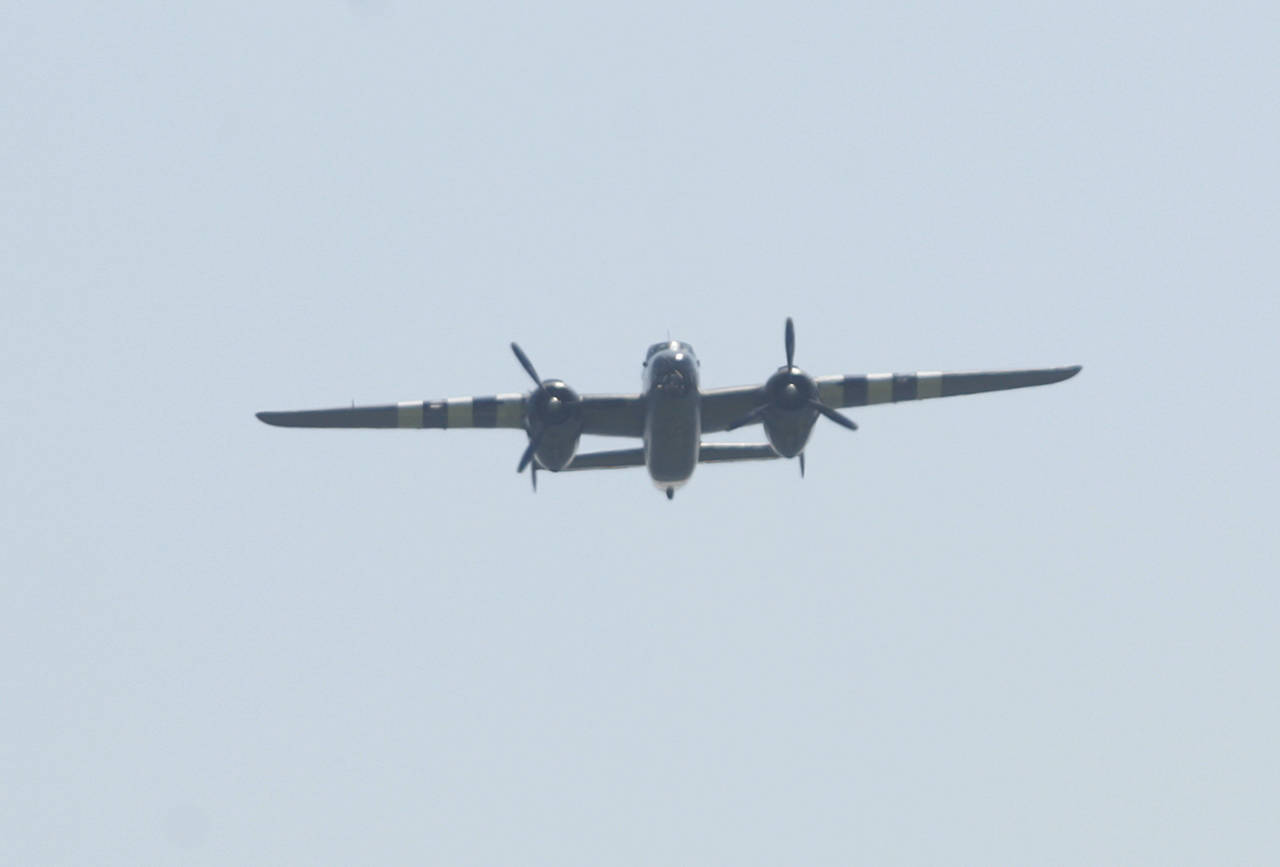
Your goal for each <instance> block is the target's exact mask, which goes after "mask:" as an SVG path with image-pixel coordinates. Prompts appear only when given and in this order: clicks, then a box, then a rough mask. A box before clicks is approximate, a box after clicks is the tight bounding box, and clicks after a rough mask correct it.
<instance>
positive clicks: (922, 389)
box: [257, 318, 1080, 499]
mask: <svg viewBox="0 0 1280 867" xmlns="http://www.w3.org/2000/svg"><path fill="white" fill-rule="evenodd" d="M783 336H784V346H785V349H786V359H787V363H786V364H784V365H783V366H781V367H779V368H778V369H777V370H776V371H774V373H773V375H772V376H770V377H769V379H768V380H766V381H765V383H764V384H763V385H740V386H733V387H730V388H712V389H706V390H703V389H702V388H700V387H699V384H698V367H699V362H698V358H697V356H696V355H694V352H693V347H692V346H690V345H689V344H688V343H683V342H681V341H679V340H667V341H664V342H662V343H655V344H654V345H653V346H650V347H649V351H648V352H647V353H645V359H644V373H643V389H644V390H643V391H642V392H641V393H640V394H581V395H580V394H578V393H577V392H576V391H574V390H573V389H572V388H570V387H569V386H568V385H566V384H565V382H564V381H563V380H559V379H542V378H541V377H540V376H538V371H537V370H535V369H534V366H533V364H532V362H530V361H529V357H528V356H527V355H525V354H524V351H523V350H522V349H521V348H520V347H519V346H518V345H517V344H515V343H512V344H511V351H512V352H514V353H515V356H516V360H518V361H519V362H520V366H521V367H523V368H524V369H525V371H526V372H527V373H528V374H529V376H530V378H531V379H533V382H534V385H535V387H534V389H533V390H532V391H530V392H528V393H525V394H498V395H491V396H485V397H451V398H448V399H446V400H426V401H424V400H410V401H403V402H401V403H391V404H384V405H380V406H354V405H353V406H350V407H340V408H337V409H311V410H298V411H293V412H260V413H258V414H257V416H258V418H259V419H261V420H262V421H264V422H266V423H267V424H272V425H279V426H281V427H323V428H456V427H482V428H483V427H487V428H515V429H519V430H523V431H524V432H525V435H526V436H527V437H528V445H527V446H526V447H525V450H524V454H522V455H521V456H520V462H519V464H517V466H516V472H523V471H524V469H525V467H528V468H529V471H530V476H531V479H532V482H533V489H534V490H535V491H536V490H537V489H538V469H539V468H542V469H545V470H550V471H551V472H561V471H564V470H603V469H614V468H619V467H638V466H644V467H646V468H648V470H649V477H650V478H651V479H653V482H654V484H655V485H657V487H658V489H659V490H662V491H665V492H666V495H667V499H671V498H672V497H674V496H675V492H676V489H677V488H679V487H680V486H681V485H683V484H684V483H685V482H687V481H689V479H690V477H691V476H692V475H693V471H694V468H696V467H697V465H698V464H699V463H721V462H726V461H755V460H773V459H776V458H795V457H798V458H799V459H800V475H801V476H803V475H804V449H805V445H806V444H807V443H808V441H809V434H810V432H811V431H812V430H813V426H814V424H815V423H816V422H817V420H818V417H819V416H823V417H825V418H827V419H830V420H831V421H833V422H835V423H836V424H838V425H840V426H841V427H844V428H847V429H849V430H857V428H858V426H857V425H856V424H854V422H853V421H852V420H851V419H850V418H849V417H848V416H846V415H844V414H843V413H841V412H840V411H839V410H840V409H844V408H846V407H855V406H868V405H870V404H875V403H897V402H898V401H903V400H924V399H925V398H931V397H951V396H953V395H959V394H977V393H979V392H984V391H1001V390H1003V389H1009V388H1026V387H1027V386H1032V385H1047V384H1049V383H1053V382H1061V381H1062V380H1064V379H1070V378H1071V377H1073V376H1075V375H1076V374H1077V373H1079V372H1080V367H1079V365H1076V366H1073V367H1044V368H1035V369H1028V370H983V371H972V372H967V373H943V372H941V371H921V372H918V373H871V374H857V375H850V376H841V375H836V376H819V377H816V378H815V377H812V376H810V375H809V374H807V373H805V372H804V371H803V370H801V369H800V368H799V367H797V366H796V365H795V353H796V331H795V325H794V324H793V323H792V321H791V319H790V318H788V319H787V324H786V329H785V331H784V335H783ZM754 424H760V425H763V427H764V435H765V438H766V439H767V440H768V441H767V442H763V443H754V442H752V443H722V442H703V440H702V435H703V434H706V433H715V432H718V431H731V430H736V429H738V428H740V427H745V426H747V425H754ZM583 434H596V435H600V436H612V437H634V438H638V439H640V440H642V442H643V444H642V445H641V446H640V447H639V448H626V449H615V450H611V451H600V452H589V453H586V454H578V453H577V451H578V440H579V439H580V438H581V436H582V435H583Z"/></svg>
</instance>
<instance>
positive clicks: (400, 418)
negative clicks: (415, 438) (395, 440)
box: [396, 400, 423, 427]
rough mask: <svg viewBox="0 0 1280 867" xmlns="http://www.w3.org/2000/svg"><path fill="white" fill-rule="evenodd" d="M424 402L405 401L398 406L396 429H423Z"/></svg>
mask: <svg viewBox="0 0 1280 867" xmlns="http://www.w3.org/2000/svg"><path fill="white" fill-rule="evenodd" d="M422 406H423V404H422V401H420V400H404V401H401V402H400V403H397V404H396V427H422Z"/></svg>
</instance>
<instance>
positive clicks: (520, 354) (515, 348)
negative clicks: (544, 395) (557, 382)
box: [511, 340, 542, 386]
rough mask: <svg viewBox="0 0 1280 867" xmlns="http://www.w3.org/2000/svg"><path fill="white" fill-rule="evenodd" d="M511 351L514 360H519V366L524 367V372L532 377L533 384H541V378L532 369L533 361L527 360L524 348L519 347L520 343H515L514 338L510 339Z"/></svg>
mask: <svg viewBox="0 0 1280 867" xmlns="http://www.w3.org/2000/svg"><path fill="white" fill-rule="evenodd" d="M511 351H512V352H514V353H515V354H516V361H518V362H520V366H521V367H523V368H524V369H525V372H526V373H528V374H529V375H530V376H531V377H533V384H534V385H537V386H541V385H542V379H541V378H540V377H539V376H538V371H536V370H534V369H533V362H531V361H530V360H529V356H527V355H525V354H524V350H523V349H521V348H520V344H518V343H516V342H515V341H514V340H513V341H511Z"/></svg>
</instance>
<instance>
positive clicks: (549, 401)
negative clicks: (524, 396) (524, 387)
mask: <svg viewBox="0 0 1280 867" xmlns="http://www.w3.org/2000/svg"><path fill="white" fill-rule="evenodd" d="M525 429H526V430H527V431H528V433H529V438H530V440H531V441H532V442H535V443H537V447H536V448H535V449H534V456H535V457H536V459H537V461H538V464H539V465H540V466H542V467H545V468H546V469H548V470H551V471H552V472H556V471H558V470H563V469H564V468H565V467H567V466H568V465H569V462H570V461H572V460H573V456H574V454H575V453H576V452H577V451H578V440H579V439H580V438H581V436H582V401H581V399H580V398H579V397H578V393H577V392H576V391H574V390H573V389H572V388H570V387H569V386H568V385H566V384H565V383H564V382H563V381H561V380H558V379H550V380H547V381H546V382H543V383H541V385H540V386H539V388H538V389H537V390H535V391H533V392H532V393H530V395H529V397H528V410H527V411H526V413H525Z"/></svg>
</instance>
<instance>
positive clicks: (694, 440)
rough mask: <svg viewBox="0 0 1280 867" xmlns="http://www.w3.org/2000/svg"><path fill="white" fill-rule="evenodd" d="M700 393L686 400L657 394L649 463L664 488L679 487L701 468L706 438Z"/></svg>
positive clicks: (648, 441) (649, 426)
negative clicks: (700, 449)
mask: <svg viewBox="0 0 1280 867" xmlns="http://www.w3.org/2000/svg"><path fill="white" fill-rule="evenodd" d="M700 406H701V402H700V401H699V399H698V396H697V393H696V392H695V393H694V394H693V395H689V396H682V397H678V398H676V397H671V398H669V397H665V396H662V395H657V396H655V397H654V398H652V403H650V405H649V418H648V422H647V424H646V425H645V464H646V465H647V466H648V468H649V476H650V477H651V478H652V479H653V480H654V481H655V482H657V483H658V485H659V486H660V487H667V486H672V487H674V486H678V485H679V484H680V483H682V482H685V481H687V480H688V479H689V477H690V476H692V475H693V470H694V468H695V467H697V466H698V445H699V442H700V441H701V439H702V424H701V418H700V414H699V409H700Z"/></svg>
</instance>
